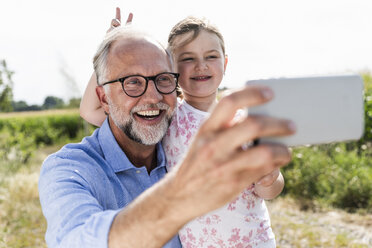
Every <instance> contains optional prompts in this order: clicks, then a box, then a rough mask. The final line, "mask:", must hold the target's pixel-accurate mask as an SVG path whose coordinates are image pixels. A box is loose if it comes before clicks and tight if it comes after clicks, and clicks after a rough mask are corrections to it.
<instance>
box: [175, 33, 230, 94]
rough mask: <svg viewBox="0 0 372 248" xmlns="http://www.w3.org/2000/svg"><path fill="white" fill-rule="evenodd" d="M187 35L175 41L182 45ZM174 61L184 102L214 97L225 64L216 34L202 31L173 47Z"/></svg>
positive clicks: (188, 34) (225, 60)
mask: <svg viewBox="0 0 372 248" xmlns="http://www.w3.org/2000/svg"><path fill="white" fill-rule="evenodd" d="M190 36H191V33H186V34H183V35H181V36H179V37H177V38H176V39H178V40H175V42H177V43H178V42H180V43H181V42H182V41H184V40H186V39H187V38H189V37H190ZM177 43H176V44H177ZM174 58H175V62H176V66H177V70H178V72H179V73H180V78H179V84H180V86H181V88H182V91H183V95H184V96H185V99H186V100H188V99H190V97H193V98H195V97H197V98H200V97H215V96H216V94H217V88H218V86H219V85H220V83H221V81H222V78H223V74H224V72H225V69H226V64H227V57H225V56H224V54H223V51H222V47H221V43H220V40H219V38H218V37H217V35H215V34H213V33H210V32H208V31H204V30H203V31H201V32H200V33H199V35H198V36H197V37H196V38H195V39H194V40H193V41H191V42H190V43H188V44H186V45H184V46H182V47H178V48H176V49H175V50H174Z"/></svg>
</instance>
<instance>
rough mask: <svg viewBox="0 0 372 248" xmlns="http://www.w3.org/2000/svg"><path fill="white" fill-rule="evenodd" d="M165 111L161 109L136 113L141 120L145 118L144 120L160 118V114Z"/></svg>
mask: <svg viewBox="0 0 372 248" xmlns="http://www.w3.org/2000/svg"><path fill="white" fill-rule="evenodd" d="M163 111H164V110H160V109H157V110H145V111H138V112H136V115H137V116H138V117H140V118H144V119H148V120H149V119H155V118H157V117H159V116H160V114H161V113H162V112H163Z"/></svg>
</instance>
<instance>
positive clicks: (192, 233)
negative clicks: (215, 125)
mask: <svg viewBox="0 0 372 248" xmlns="http://www.w3.org/2000/svg"><path fill="white" fill-rule="evenodd" d="M208 115H209V113H208V112H203V111H200V110H198V109H195V108H193V107H192V106H191V105H189V104H188V103H187V102H186V101H179V102H178V106H177V111H176V114H175V116H174V117H173V120H172V123H171V125H170V127H169V129H168V132H167V134H166V136H165V137H164V139H163V147H164V151H165V154H166V158H167V169H168V171H169V170H171V169H172V168H173V167H174V166H175V165H176V164H177V162H178V161H180V160H181V159H182V157H183V156H184V155H185V153H186V150H187V147H188V146H189V144H190V143H191V139H192V137H193V135H194V134H195V133H196V132H197V130H198V128H199V127H200V125H201V123H202V122H203V121H204V120H205V119H206V117H208ZM181 214H182V213H181ZM179 237H180V240H181V243H182V247H184V248H203V247H205V248H217V247H218V248H253V247H263V248H268V247H270V248H271V247H275V246H276V245H275V236H274V233H273V232H272V229H271V226H270V217H269V213H268V211H267V208H266V204H265V201H264V200H263V199H262V198H260V197H258V196H257V195H255V193H254V185H251V186H249V187H248V188H246V189H245V190H244V191H243V192H242V193H241V194H240V195H239V196H238V197H237V198H236V199H235V200H234V201H232V202H230V203H228V204H226V205H225V206H223V207H222V208H220V209H217V210H215V211H213V212H210V213H208V214H206V215H204V216H201V217H198V218H196V219H194V220H192V221H191V222H189V223H188V224H186V225H185V226H184V227H183V228H182V229H181V230H180V231H179Z"/></svg>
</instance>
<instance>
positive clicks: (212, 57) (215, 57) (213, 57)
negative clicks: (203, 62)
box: [207, 55, 218, 59]
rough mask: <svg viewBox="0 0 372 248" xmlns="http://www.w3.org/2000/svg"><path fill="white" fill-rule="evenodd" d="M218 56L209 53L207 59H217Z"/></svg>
mask: <svg viewBox="0 0 372 248" xmlns="http://www.w3.org/2000/svg"><path fill="white" fill-rule="evenodd" d="M217 58H218V57H217V56H216V55H209V56H207V59H217Z"/></svg>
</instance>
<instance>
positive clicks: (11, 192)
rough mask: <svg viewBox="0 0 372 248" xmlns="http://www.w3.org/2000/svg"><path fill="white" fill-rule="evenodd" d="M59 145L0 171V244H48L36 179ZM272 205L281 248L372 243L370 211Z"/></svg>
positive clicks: (356, 247) (283, 201)
mask: <svg viewBox="0 0 372 248" xmlns="http://www.w3.org/2000/svg"><path fill="white" fill-rule="evenodd" d="M57 149H58V147H46V148H43V149H39V151H38V153H36V154H35V156H33V157H32V159H31V161H30V163H28V164H27V166H23V167H22V168H21V169H20V170H18V171H17V172H15V173H13V174H9V173H6V174H5V173H1V171H0V248H5V247H11V248H23V247H27V248H29V247H30V248H33V247H35V248H36V247H38V248H44V247H46V244H45V241H44V234H45V230H46V221H45V219H44V216H43V215H42V212H41V209H40V203H39V199H38V190H37V182H38V178H39V171H40V165H41V164H42V161H43V160H44V158H45V157H46V156H47V155H48V154H50V153H52V152H54V151H56V150H57ZM268 207H269V211H270V215H271V220H272V227H273V230H274V233H275V235H276V239H277V247H278V248H290V247H291V248H292V247H294V248H297V247H298V248H302V247H309V248H315V247H316V248H318V247H320V248H322V247H334V248H344V247H350V248H367V247H371V245H372V215H370V214H366V213H364V214H363V213H362V214H350V213H347V212H345V211H341V210H336V209H333V208H330V207H327V206H323V205H320V204H318V203H314V202H304V201H302V200H299V199H297V200H295V199H293V198H289V197H279V198H278V199H276V200H274V201H270V202H268ZM304 209H306V210H304ZM368 230H369V231H368ZM368 232H369V234H368ZM368 235H370V236H368ZM368 238H370V239H368ZM366 239H367V241H366ZM368 240H369V241H368ZM366 242H367V243H366ZM368 242H370V243H368Z"/></svg>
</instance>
